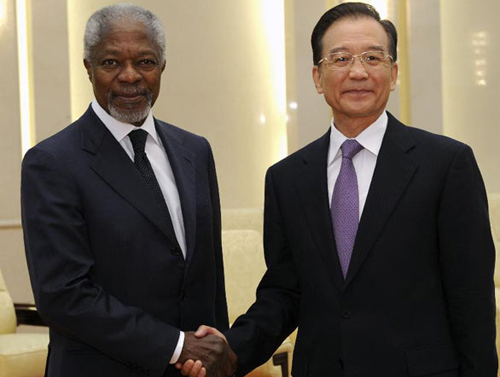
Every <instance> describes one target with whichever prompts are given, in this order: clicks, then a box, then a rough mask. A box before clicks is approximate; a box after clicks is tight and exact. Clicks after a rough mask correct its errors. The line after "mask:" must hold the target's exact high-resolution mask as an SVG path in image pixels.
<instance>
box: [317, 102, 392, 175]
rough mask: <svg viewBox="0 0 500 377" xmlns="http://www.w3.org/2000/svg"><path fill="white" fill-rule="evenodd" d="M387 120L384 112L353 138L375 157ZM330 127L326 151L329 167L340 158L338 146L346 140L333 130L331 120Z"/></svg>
mask: <svg viewBox="0 0 500 377" xmlns="http://www.w3.org/2000/svg"><path fill="white" fill-rule="evenodd" d="M388 119H389V118H388V116H387V113H386V112H385V111H384V112H383V113H382V114H381V115H380V116H379V117H378V119H377V120H376V121H375V122H373V123H372V124H371V125H369V126H368V127H367V128H366V129H365V130H364V131H363V132H361V133H360V134H359V135H358V136H356V137H355V140H356V141H357V142H358V143H359V144H361V145H362V146H363V148H364V149H366V150H367V151H368V152H370V153H372V154H373V155H375V157H377V156H378V153H379V151H380V147H381V146H382V140H383V139H384V135H385V131H386V129H387V121H388ZM330 127H331V130H332V131H331V133H330V148H329V150H328V161H327V162H328V165H327V166H330V164H331V163H333V161H335V160H336V159H337V158H339V157H340V156H341V153H342V152H341V151H340V146H341V145H342V143H343V142H344V141H346V140H347V137H345V135H344V134H342V133H341V132H340V131H339V130H337V128H335V125H334V119H332V123H331V126H330Z"/></svg>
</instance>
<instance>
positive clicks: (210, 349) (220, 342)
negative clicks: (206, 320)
mask: <svg viewBox="0 0 500 377" xmlns="http://www.w3.org/2000/svg"><path fill="white" fill-rule="evenodd" d="M214 330H215V331H214ZM195 360H196V362H195ZM236 366H237V357H236V354H235V353H234V352H233V351H232V350H231V347H229V345H228V344H227V342H226V339H225V337H224V335H222V333H220V332H218V331H217V330H216V329H212V328H209V327H206V326H203V327H200V329H198V331H197V332H196V336H195V333H194V332H192V331H190V332H186V333H185V338H184V347H183V349H182V352H181V355H180V356H179V360H178V362H177V364H176V367H177V368H178V369H180V370H181V373H182V375H184V376H188V375H189V376H190V377H204V376H205V373H206V374H207V375H208V377H228V376H231V375H232V374H233V373H234V371H235V370H236Z"/></svg>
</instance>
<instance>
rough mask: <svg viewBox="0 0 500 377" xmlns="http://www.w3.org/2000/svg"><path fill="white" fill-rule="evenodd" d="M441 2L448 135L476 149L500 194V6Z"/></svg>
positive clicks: (493, 0)
mask: <svg viewBox="0 0 500 377" xmlns="http://www.w3.org/2000/svg"><path fill="white" fill-rule="evenodd" d="M458 3H459V5H460V6H457V3H456V2H450V1H446V0H441V28H442V29H441V30H442V35H441V45H442V46H443V48H442V54H443V59H442V70H443V86H442V90H443V117H444V132H445V133H446V134H447V135H449V136H451V137H453V138H456V139H458V140H462V141H464V142H466V143H467V144H469V145H471V146H472V148H473V149H474V152H475V155H476V158H477V160H478V163H479V166H480V168H481V171H482V173H483V178H484V180H485V183H486V188H487V189H488V191H490V192H499V191H500V162H499V161H500V148H499V142H500V115H499V99H500V71H499V69H498V67H500V43H499V40H500V23H499V22H498V21H499V20H500V2H499V1H498V0H488V1H484V0H483V1H459V2H458Z"/></svg>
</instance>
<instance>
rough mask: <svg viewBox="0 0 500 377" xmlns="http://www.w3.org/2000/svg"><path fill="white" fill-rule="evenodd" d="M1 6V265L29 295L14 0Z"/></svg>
mask: <svg viewBox="0 0 500 377" xmlns="http://www.w3.org/2000/svg"><path fill="white" fill-rule="evenodd" d="M0 6H1V7H2V11H1V12H0V15H2V16H1V18H0V62H1V66H2V69H0V82H1V83H2V84H1V88H2V89H1V90H0V119H2V123H1V131H2V136H1V137H0V160H1V161H2V163H1V164H0V268H1V269H2V273H3V275H4V278H5V281H6V282H7V284H8V286H9V288H10V290H11V291H12V293H13V294H14V295H15V296H16V297H19V298H23V299H30V295H31V290H30V287H29V283H28V274H27V270H26V267H25V265H26V262H25V260H24V252H23V247H22V231H21V221H20V215H19V212H20V203H19V181H20V166H21V157H22V154H21V131H20V127H19V125H20V115H19V108H20V107H19V89H18V87H19V85H18V74H17V72H18V69H17V33H16V15H15V1H14V0H0Z"/></svg>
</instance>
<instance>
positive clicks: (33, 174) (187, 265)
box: [21, 108, 228, 377]
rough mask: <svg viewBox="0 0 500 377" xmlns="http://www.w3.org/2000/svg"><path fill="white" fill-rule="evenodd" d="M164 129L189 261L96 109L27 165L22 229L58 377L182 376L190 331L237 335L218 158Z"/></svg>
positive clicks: (53, 374) (52, 373)
mask: <svg viewBox="0 0 500 377" xmlns="http://www.w3.org/2000/svg"><path fill="white" fill-rule="evenodd" d="M155 125H156V129H157V131H158V134H159V136H160V138H161V140H162V142H163V145H164V146H165V149H166V151H167V154H168V158H169V160H170V164H171V165H172V170H173V172H174V175H175V179H176V184H177V188H178V191H179V196H180V200H181V206H182V211H183V217H184V225H185V230H186V241H187V258H186V260H184V258H183V257H182V254H181V252H180V250H179V249H178V247H176V246H175V245H176V242H175V238H174V237H175V236H173V231H172V230H170V231H169V230H168V229H169V227H168V226H167V221H166V218H165V216H164V214H163V212H161V209H160V207H159V205H158V203H157V202H156V199H155V197H154V194H153V193H152V191H151V190H150V189H149V187H148V186H147V184H146V182H145V181H144V179H143V178H142V176H141V174H140V172H139V171H138V170H137V169H136V167H135V166H134V163H133V162H132V161H131V159H130V158H129V157H128V156H127V154H126V153H125V151H124V150H123V149H122V147H121V146H120V144H119V143H118V142H117V141H116V139H115V138H114V137H113V136H112V134H111V133H110V132H109V131H108V129H107V128H106V127H105V126H104V124H103V123H102V122H101V121H100V120H99V118H98V117H97V116H96V114H95V113H94V112H93V110H92V109H91V108H89V109H88V110H87V112H86V113H85V114H84V115H83V116H82V117H81V118H80V119H79V120H77V121H76V122H75V123H73V124H71V125H70V126H68V127H67V128H65V129H64V130H62V131H61V132H59V133H57V134H56V135H54V136H52V137H50V138H49V139H47V140H45V141H43V142H41V143H39V144H38V145H37V146H35V147H34V148H33V149H31V150H30V151H28V153H27V154H26V156H25V158H24V161H23V167H22V190H21V191H22V217H23V228H24V237H25V245H26V253H27V260H28V267H29V271H30V276H31V281H32V286H33V292H34V296H35V300H36V303H37V307H38V309H39V311H40V315H41V316H42V318H43V319H44V320H45V321H46V322H47V323H48V324H49V326H50V338H51V340H50V350H49V352H50V353H49V357H48V365H47V376H48V377H59V376H61V377H70V376H71V377H75V376H76V377H78V376H82V377H83V376H85V377H90V376H92V377H96V376H138V375H147V376H163V375H164V374H165V373H166V374H174V375H180V374H178V372H177V371H176V370H175V369H174V368H173V367H171V366H169V367H168V368H167V366H168V362H169V360H170V357H171V356H172V353H173V351H174V348H175V346H176V344H177V340H178V336H179V329H181V330H195V329H196V328H197V327H198V326H199V325H200V324H206V323H209V324H213V325H214V326H217V327H219V328H221V329H227V327H228V317H227V306H226V297H225V290H224V273H223V263H222V249H221V234H220V204H219V194H218V188H217V179H216V174H215V167H214V162H213V157H212V152H211V149H210V146H209V144H208V142H207V141H206V140H205V139H204V138H202V137H199V136H196V135H193V134H191V133H189V132H187V131H184V130H181V129H179V128H177V127H174V126H172V125H170V124H167V123H164V122H161V121H158V120H155ZM170 229H171V228H170Z"/></svg>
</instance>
